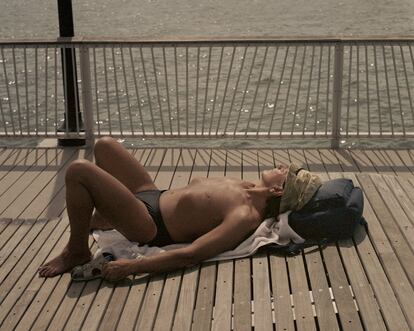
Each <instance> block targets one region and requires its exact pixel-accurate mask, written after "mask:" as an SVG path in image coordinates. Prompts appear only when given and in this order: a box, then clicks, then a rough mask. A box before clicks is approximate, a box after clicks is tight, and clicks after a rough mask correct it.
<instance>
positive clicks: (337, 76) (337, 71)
mask: <svg viewBox="0 0 414 331" xmlns="http://www.w3.org/2000/svg"><path fill="white" fill-rule="evenodd" d="M343 68H344V46H343V44H342V42H338V43H337V44H336V45H335V59H334V86H333V100H332V104H333V111H332V141H331V147H332V148H334V149H337V148H339V140H340V136H341V104H342V76H343Z"/></svg>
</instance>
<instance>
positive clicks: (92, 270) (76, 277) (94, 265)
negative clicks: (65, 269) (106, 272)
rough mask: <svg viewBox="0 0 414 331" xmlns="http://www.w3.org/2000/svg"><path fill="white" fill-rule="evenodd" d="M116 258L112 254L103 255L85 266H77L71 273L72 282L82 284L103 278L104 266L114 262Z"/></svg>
mask: <svg viewBox="0 0 414 331" xmlns="http://www.w3.org/2000/svg"><path fill="white" fill-rule="evenodd" d="M114 260H115V258H114V256H113V255H112V254H110V253H102V255H99V256H98V257H97V258H95V259H93V260H92V261H90V262H88V263H85V264H83V265H79V266H76V267H75V268H73V269H72V271H71V277H72V280H73V281H75V282H82V281H87V280H92V279H97V278H101V277H102V268H103V266H104V265H105V264H106V263H108V262H110V261H114Z"/></svg>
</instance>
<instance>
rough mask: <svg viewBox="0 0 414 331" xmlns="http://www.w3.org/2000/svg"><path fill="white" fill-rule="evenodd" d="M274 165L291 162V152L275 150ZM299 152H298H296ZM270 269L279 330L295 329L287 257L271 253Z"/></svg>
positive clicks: (296, 159)
mask: <svg viewBox="0 0 414 331" xmlns="http://www.w3.org/2000/svg"><path fill="white" fill-rule="evenodd" d="M272 154H273V165H275V164H278V163H283V164H289V163H290V162H291V158H290V154H289V153H288V152H287V151H284V150H277V151H273V153H272ZM295 154H298V153H295ZM292 162H296V163H297V164H300V165H302V162H303V161H302V160H299V159H298V158H297V157H293V160H292ZM262 163H263V164H267V166H269V167H271V166H272V164H271V158H268V161H267V162H266V163H265V162H263V157H262V153H259V164H262ZM269 260H270V271H271V284H272V290H273V300H274V306H275V308H274V309H275V322H276V329H277V330H288V331H290V330H295V324H294V323H295V322H294V319H295V316H294V311H293V302H292V296H291V289H290V284H289V274H288V268H287V262H286V258H285V257H284V256H277V255H275V254H270V256H269Z"/></svg>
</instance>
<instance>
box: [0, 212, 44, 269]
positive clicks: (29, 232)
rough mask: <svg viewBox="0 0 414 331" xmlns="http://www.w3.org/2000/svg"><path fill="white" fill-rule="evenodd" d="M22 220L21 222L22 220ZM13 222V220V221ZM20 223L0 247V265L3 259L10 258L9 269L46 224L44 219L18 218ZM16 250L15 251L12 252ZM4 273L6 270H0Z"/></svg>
mask: <svg viewBox="0 0 414 331" xmlns="http://www.w3.org/2000/svg"><path fill="white" fill-rule="evenodd" d="M22 221H23V222H22ZM13 223H14V222H13ZM18 223H20V224H21V225H20V226H19V227H18V229H17V231H15V232H14V234H13V236H12V237H11V238H10V240H8V241H7V243H6V244H5V245H4V246H3V247H2V248H1V251H0V266H2V265H3V263H5V261H7V260H10V262H11V263H9V269H8V271H10V268H12V267H13V266H14V264H15V262H16V261H18V260H19V259H20V258H21V257H22V255H23V254H24V253H25V251H26V249H27V247H28V246H29V245H30V244H31V243H32V241H33V240H34V239H35V238H36V236H37V235H38V233H39V232H40V231H41V230H42V229H43V227H44V226H45V224H46V221H45V220H38V221H36V220H33V219H32V220H18ZM16 248H18V249H17V250H16ZM15 250H16V252H14V251H15ZM2 272H4V273H6V272H7V271H6V270H2Z"/></svg>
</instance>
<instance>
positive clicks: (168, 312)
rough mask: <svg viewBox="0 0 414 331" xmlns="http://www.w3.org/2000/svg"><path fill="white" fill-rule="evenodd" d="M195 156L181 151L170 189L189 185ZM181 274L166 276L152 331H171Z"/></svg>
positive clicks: (192, 152)
mask: <svg viewBox="0 0 414 331" xmlns="http://www.w3.org/2000/svg"><path fill="white" fill-rule="evenodd" d="M195 154H196V151H195V150H187V149H183V150H181V154H180V158H179V162H178V164H177V168H176V170H175V173H174V177H173V180H172V182H171V186H170V188H172V189H175V188H179V187H183V186H186V185H187V184H188V183H189V181H190V176H191V170H192V168H193V165H194V158H195ZM182 274H183V270H177V271H174V272H170V273H168V274H167V275H166V279H165V285H164V290H163V293H162V297H161V300H160V304H159V308H158V313H157V318H156V319H155V323H154V328H153V329H154V330H160V331H162V330H171V327H172V324H173V321H174V313H175V309H176V306H177V301H178V295H179V291H180V286H181V281H182Z"/></svg>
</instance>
